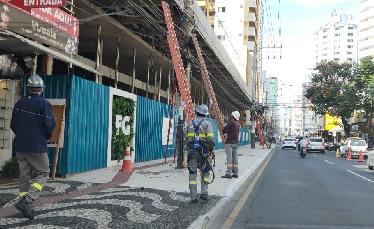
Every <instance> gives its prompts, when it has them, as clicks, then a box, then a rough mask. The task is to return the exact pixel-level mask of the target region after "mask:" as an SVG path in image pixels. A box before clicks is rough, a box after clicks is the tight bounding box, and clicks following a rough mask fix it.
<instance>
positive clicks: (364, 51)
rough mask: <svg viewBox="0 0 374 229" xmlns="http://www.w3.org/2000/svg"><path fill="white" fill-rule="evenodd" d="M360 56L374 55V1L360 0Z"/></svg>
mask: <svg viewBox="0 0 374 229" xmlns="http://www.w3.org/2000/svg"><path fill="white" fill-rule="evenodd" d="M359 8H360V12H359V23H358V28H359V33H358V37H359V40H358V46H359V49H358V57H359V58H360V59H361V58H363V57H366V56H374V1H373V0H360V6H359Z"/></svg>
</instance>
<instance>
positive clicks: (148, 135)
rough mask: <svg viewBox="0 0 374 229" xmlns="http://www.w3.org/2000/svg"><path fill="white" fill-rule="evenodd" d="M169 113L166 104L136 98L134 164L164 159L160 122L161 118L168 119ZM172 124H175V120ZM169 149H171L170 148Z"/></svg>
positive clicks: (139, 97)
mask: <svg viewBox="0 0 374 229" xmlns="http://www.w3.org/2000/svg"><path fill="white" fill-rule="evenodd" d="M169 111H170V108H169V106H168V105H167V104H164V103H161V102H158V101H154V100H150V99H147V98H144V97H142V96H138V98H137V106H136V133H135V135H136V136H135V150H136V154H135V162H143V161H150V160H156V159H160V158H163V157H164V154H165V146H162V120H163V117H169ZM174 123H177V122H176V120H175V121H174ZM174 132H175V131H174ZM174 139H175V135H174ZM170 148H172V147H171V146H170ZM171 154H172V150H170V154H169V155H171Z"/></svg>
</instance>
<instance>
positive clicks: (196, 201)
mask: <svg viewBox="0 0 374 229" xmlns="http://www.w3.org/2000/svg"><path fill="white" fill-rule="evenodd" d="M197 203H199V201H198V200H197V199H192V200H191V204H197Z"/></svg>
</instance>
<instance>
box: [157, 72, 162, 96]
mask: <svg viewBox="0 0 374 229" xmlns="http://www.w3.org/2000/svg"><path fill="white" fill-rule="evenodd" d="M161 82H162V66H160V78H159V80H158V93H157V94H158V101H160V99H161Z"/></svg>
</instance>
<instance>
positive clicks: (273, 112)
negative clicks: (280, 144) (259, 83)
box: [263, 77, 279, 130]
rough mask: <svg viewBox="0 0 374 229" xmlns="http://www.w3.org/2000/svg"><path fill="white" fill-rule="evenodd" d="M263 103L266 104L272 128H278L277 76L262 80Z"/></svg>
mask: <svg viewBox="0 0 374 229" xmlns="http://www.w3.org/2000/svg"><path fill="white" fill-rule="evenodd" d="M263 95H264V103H265V104H266V105H267V106H268V108H269V109H268V114H269V118H270V120H271V124H272V127H273V129H275V130H278V128H279V104H278V78H277V77H268V78H265V79H264V82H263Z"/></svg>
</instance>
